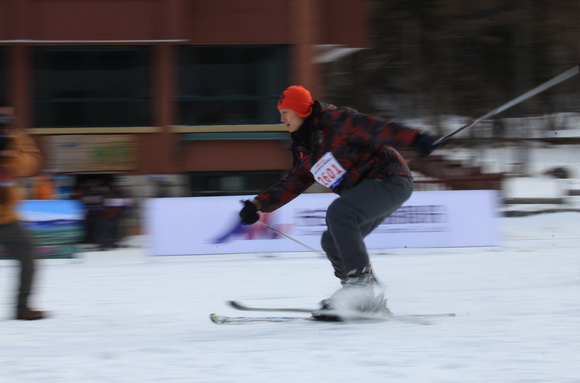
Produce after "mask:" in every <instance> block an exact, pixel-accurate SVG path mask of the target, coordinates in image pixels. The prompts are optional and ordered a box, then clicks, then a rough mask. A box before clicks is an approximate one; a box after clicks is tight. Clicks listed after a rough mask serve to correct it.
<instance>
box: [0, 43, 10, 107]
mask: <svg viewBox="0 0 580 383" xmlns="http://www.w3.org/2000/svg"><path fill="white" fill-rule="evenodd" d="M6 51H7V49H6V47H0V106H8V81H7V79H8V74H7V72H8V69H7V67H8V63H7V61H8V54H7V53H6Z"/></svg>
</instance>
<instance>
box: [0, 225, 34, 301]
mask: <svg viewBox="0 0 580 383" xmlns="http://www.w3.org/2000/svg"><path fill="white" fill-rule="evenodd" d="M0 244H1V245H2V246H3V247H4V248H5V249H6V252H7V253H8V256H10V257H11V258H14V259H16V260H17V261H18V262H19V263H20V275H19V276H20V282H19V286H18V292H17V296H16V310H17V311H20V310H24V309H26V308H28V297H29V296H30V292H31V289H32V280H33V277H34V265H35V255H36V254H35V250H34V245H33V244H32V240H31V239H30V236H29V234H28V232H27V231H26V230H25V229H24V228H23V227H22V225H21V224H20V222H13V223H9V224H6V225H0Z"/></svg>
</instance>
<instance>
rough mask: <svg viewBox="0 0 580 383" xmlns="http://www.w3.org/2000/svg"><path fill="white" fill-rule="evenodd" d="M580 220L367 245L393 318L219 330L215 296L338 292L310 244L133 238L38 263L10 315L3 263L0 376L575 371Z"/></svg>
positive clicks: (256, 378)
mask: <svg viewBox="0 0 580 383" xmlns="http://www.w3.org/2000/svg"><path fill="white" fill-rule="evenodd" d="M579 218H580V215H579V214H578V213H557V214H543V215H536V216H531V217H525V218H499V221H500V222H499V223H500V225H501V228H502V233H503V241H502V246H500V247H497V248H461V249H399V250H386V251H381V252H376V253H375V254H373V257H372V259H373V262H374V266H375V269H376V271H377V274H378V276H379V277H380V278H381V279H382V280H383V282H384V283H385V284H386V285H387V286H388V288H387V295H388V297H389V305H390V307H391V309H392V310H393V311H394V312H396V313H432V312H455V313H457V314H458V316H457V317H456V318H444V319H437V320H432V321H431V322H432V325H429V326H422V325H416V324H401V323H373V324H352V323H351V324H349V323H342V324H341V323H311V322H305V323H302V322H300V323H265V324H264V323H258V324H251V325H238V326H218V325H215V324H213V323H211V322H210V321H209V319H208V314H209V313H211V312H218V313H221V314H230V315H239V314H241V313H240V312H235V311H234V310H233V309H230V308H228V307H226V305H224V303H223V302H224V301H225V300H228V299H239V300H242V301H244V302H247V303H252V304H260V305H277V306H279V305H300V306H305V305H306V306H312V305H314V304H316V302H317V301H318V300H320V299H321V298H324V297H326V296H327V295H329V294H330V293H332V292H333V291H334V290H335V289H336V288H338V283H337V281H336V280H335V279H334V277H333V276H332V275H331V272H330V267H329V265H328V264H327V261H326V260H325V259H322V258H320V257H319V256H317V255H314V254H309V253H299V254H284V255H279V256H265V255H262V254H244V255H223V256H211V257H210V256H199V257H189V256H185V257H167V258H154V259H151V258H147V257H146V256H145V255H144V254H145V251H144V250H143V249H142V248H130V249H122V250H117V251H112V252H94V253H84V254H83V255H82V257H81V258H80V259H78V260H43V261H41V262H40V264H41V270H40V274H39V276H40V279H39V286H38V289H37V290H38V292H39V293H38V294H37V295H36V297H35V302H36V303H37V305H38V306H39V307H41V308H46V309H50V310H52V311H53V317H52V318H51V319H49V320H43V321H38V322H20V321H14V320H10V315H11V305H12V301H11V298H12V290H13V288H14V285H15V281H14V278H15V275H14V274H15V271H16V269H15V267H14V264H13V263H12V262H11V261H3V262H1V263H0V291H2V293H1V294H0V382H15V383H18V382H30V381H36V382H58V383H68V382H75V383H78V382H107V383H115V382H140V383H147V382H206V383H213V382H224V383H226V382H228V383H229V382H236V383H239V382H252V383H254V382H268V383H271V382H276V383H290V382H291V383H295V382H316V383H320V382H349V381H361V382H421V383H424V382H433V383H434V382H441V383H449V382H458V383H459V382H460V383H465V382H510V383H513V382H551V383H554V382H580V365H579V364H578V349H579V348H578V347H579V345H580V320H579V319H578V318H579V317H580V304H579V303H578V297H579V296H580V258H579V256H578V248H580V238H579V236H578V233H579V232H580V230H579V229H580V223H579V222H580V219H579Z"/></svg>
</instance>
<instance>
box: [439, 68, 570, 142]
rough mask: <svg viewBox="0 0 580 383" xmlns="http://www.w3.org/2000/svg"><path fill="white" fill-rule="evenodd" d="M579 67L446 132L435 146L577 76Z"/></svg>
mask: <svg viewBox="0 0 580 383" xmlns="http://www.w3.org/2000/svg"><path fill="white" fill-rule="evenodd" d="M579 69H580V68H579V65H575V66H574V67H573V68H571V69H568V70H567V71H566V72H564V73H561V74H559V75H558V76H556V77H554V78H552V79H551V80H548V81H546V82H545V83H543V84H542V85H538V86H537V87H535V88H534V89H532V90H529V91H527V92H526V93H524V94H522V95H520V96H518V97H516V98H514V99H513V100H511V101H509V102H506V103H505V104H503V105H501V106H499V107H497V108H495V109H494V110H492V111H491V112H488V113H486V114H484V115H483V116H481V117H479V118H477V119H475V120H473V121H472V122H470V123H469V124H467V125H464V126H462V127H461V128H459V129H457V130H455V131H453V132H451V133H448V134H446V135H445V136H443V137H441V138H439V139H438V140H437V141H435V142H434V143H433V146H434V147H437V146H440V145H441V144H442V143H443V142H445V141H447V140H448V139H449V138H451V137H452V136H454V135H456V134H457V133H459V132H461V131H463V130H465V129H468V128H471V127H472V126H474V125H475V124H477V123H479V122H481V121H483V120H486V119H488V118H490V117H493V116H495V115H496V114H499V113H501V112H503V111H504V110H507V109H509V108H511V107H512V106H514V105H517V104H519V103H520V102H523V101H526V100H527V99H529V98H531V97H534V96H535V95H537V94H538V93H541V92H543V91H545V90H546V89H549V88H551V87H553V86H554V85H557V84H559V83H561V82H563V81H566V80H567V79H569V78H570V77H574V76H576V75H577V74H578V71H579Z"/></svg>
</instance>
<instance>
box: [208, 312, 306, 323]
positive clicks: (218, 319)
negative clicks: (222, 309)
mask: <svg viewBox="0 0 580 383" xmlns="http://www.w3.org/2000/svg"><path fill="white" fill-rule="evenodd" d="M209 319H211V321H212V322H213V323H215V324H242V323H253V322H304V321H314V320H315V319H314V318H312V317H288V316H265V317H240V316H237V317H234V316H226V315H218V314H210V316H209Z"/></svg>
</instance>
